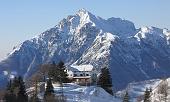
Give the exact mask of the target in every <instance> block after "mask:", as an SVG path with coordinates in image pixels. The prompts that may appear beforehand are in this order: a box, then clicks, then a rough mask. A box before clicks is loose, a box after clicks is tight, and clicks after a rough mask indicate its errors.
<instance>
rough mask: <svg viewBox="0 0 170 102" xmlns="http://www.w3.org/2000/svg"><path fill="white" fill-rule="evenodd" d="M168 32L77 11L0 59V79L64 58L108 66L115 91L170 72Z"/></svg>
mask: <svg viewBox="0 0 170 102" xmlns="http://www.w3.org/2000/svg"><path fill="white" fill-rule="evenodd" d="M169 44H170V31H169V30H168V29H159V28H156V27H142V28H140V29H136V28H135V26H134V24H133V23H132V22H130V21H127V20H122V19H120V18H113V17H112V18H109V19H107V20H106V19H103V18H101V17H97V16H95V15H93V14H92V13H90V12H88V11H86V10H84V9H81V10H79V11H78V12H77V13H76V14H75V15H71V16H68V17H67V18H64V19H63V20H61V22H59V23H58V25H56V26H55V27H53V28H51V29H49V30H47V31H45V32H43V33H42V34H40V35H38V36H36V37H34V38H32V39H30V40H26V41H24V42H23V43H22V44H20V45H18V46H16V47H14V49H13V51H12V52H11V53H10V54H9V56H8V57H7V58H6V59H4V60H3V61H1V62H0V73H1V74H0V75H1V76H0V78H1V79H0V80H2V81H4V80H6V78H7V77H6V76H8V77H10V76H9V75H8V73H9V72H11V74H17V75H23V76H25V78H27V77H29V76H30V75H32V74H33V73H34V72H35V71H36V70H38V65H40V64H42V63H48V62H52V61H56V62H58V61H60V60H63V61H64V62H65V63H66V65H67V66H69V65H71V64H78V65H79V64H92V65H93V66H95V67H96V68H99V69H100V68H102V67H105V66H107V67H108V68H109V69H110V72H111V74H112V81H113V85H114V87H115V88H116V89H121V88H124V87H126V85H127V84H128V83H130V82H133V81H141V80H146V79H152V78H158V77H162V76H170V63H169V62H170V45H169Z"/></svg>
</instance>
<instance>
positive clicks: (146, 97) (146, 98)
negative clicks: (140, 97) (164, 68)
mask: <svg viewBox="0 0 170 102" xmlns="http://www.w3.org/2000/svg"><path fill="white" fill-rule="evenodd" d="M144 102H150V90H149V89H148V88H146V90H145V94H144Z"/></svg>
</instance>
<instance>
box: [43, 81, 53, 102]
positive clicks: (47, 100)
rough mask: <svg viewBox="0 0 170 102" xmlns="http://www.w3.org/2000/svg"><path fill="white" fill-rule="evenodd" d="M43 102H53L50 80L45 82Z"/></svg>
mask: <svg viewBox="0 0 170 102" xmlns="http://www.w3.org/2000/svg"><path fill="white" fill-rule="evenodd" d="M44 100H45V102H55V95H54V87H53V85H52V80H51V78H49V80H48V81H47V86H46V90H45V93H44Z"/></svg>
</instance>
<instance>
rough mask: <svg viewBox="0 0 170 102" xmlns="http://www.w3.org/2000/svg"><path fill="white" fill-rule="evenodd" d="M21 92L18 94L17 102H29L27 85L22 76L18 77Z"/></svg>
mask: <svg viewBox="0 0 170 102" xmlns="http://www.w3.org/2000/svg"><path fill="white" fill-rule="evenodd" d="M18 81H19V90H18V94H17V102H28V95H27V93H26V88H25V83H24V81H23V79H22V77H21V76H19V77H18Z"/></svg>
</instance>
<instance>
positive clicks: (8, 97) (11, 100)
mask: <svg viewBox="0 0 170 102" xmlns="http://www.w3.org/2000/svg"><path fill="white" fill-rule="evenodd" d="M11 86H12V81H11V80H10V81H9V83H8V84H7V88H6V92H5V95H4V98H3V99H4V100H5V102H15V101H16V95H15V94H14V92H13V90H12V87H11Z"/></svg>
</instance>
